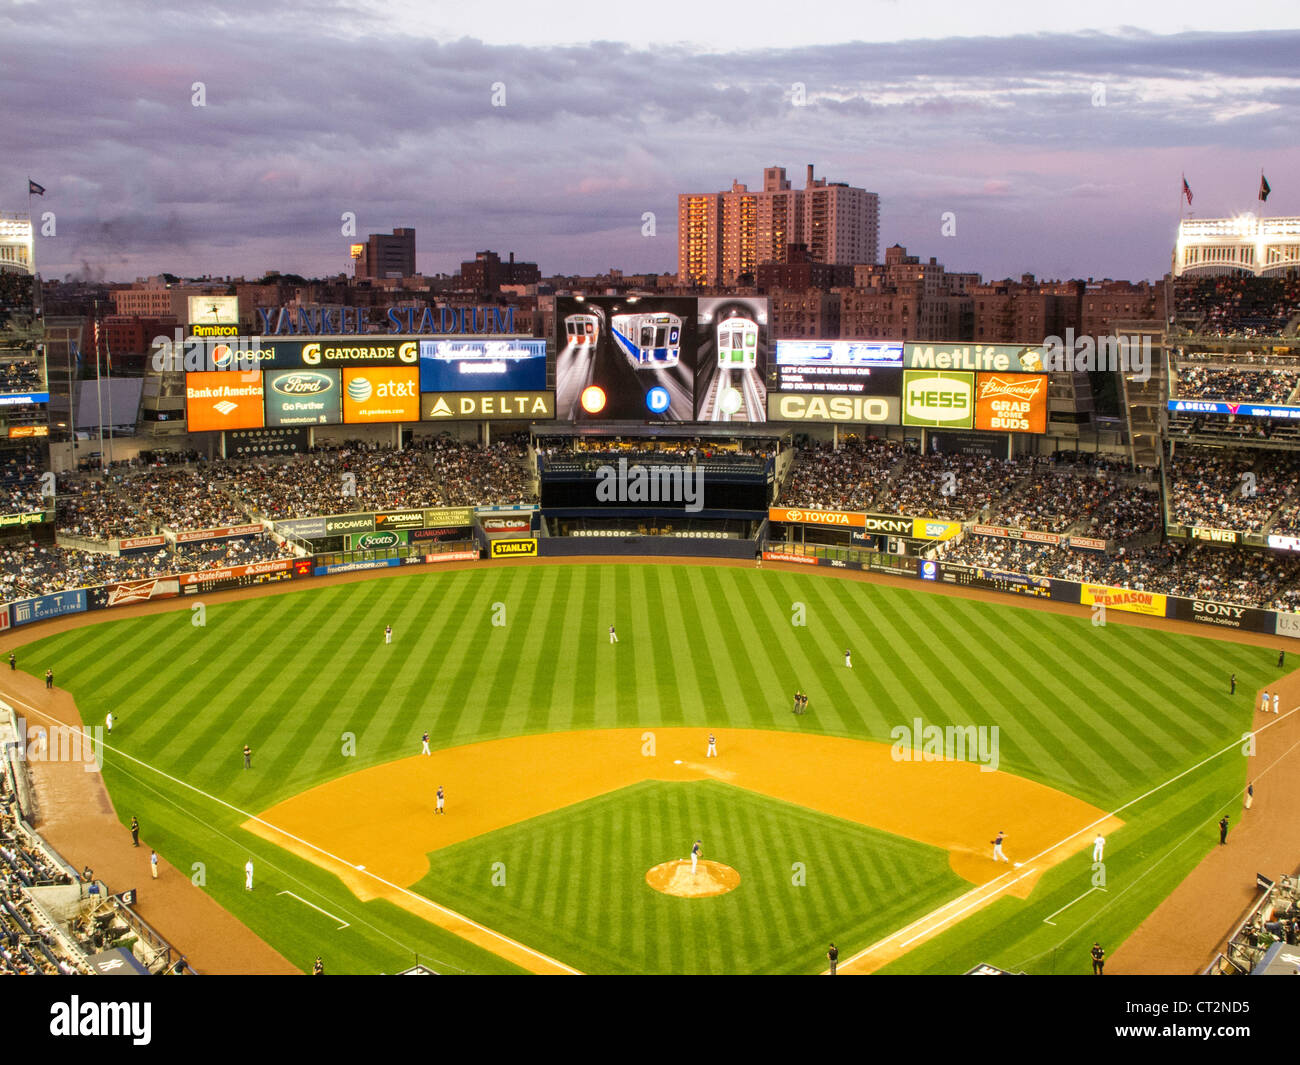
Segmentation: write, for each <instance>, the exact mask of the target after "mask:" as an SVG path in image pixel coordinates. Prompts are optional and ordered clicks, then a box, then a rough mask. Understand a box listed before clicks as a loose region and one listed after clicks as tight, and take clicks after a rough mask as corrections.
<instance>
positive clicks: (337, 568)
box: [315, 558, 402, 577]
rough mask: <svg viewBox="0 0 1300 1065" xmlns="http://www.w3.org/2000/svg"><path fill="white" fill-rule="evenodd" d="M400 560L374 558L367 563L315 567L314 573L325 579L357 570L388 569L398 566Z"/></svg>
mask: <svg viewBox="0 0 1300 1065" xmlns="http://www.w3.org/2000/svg"><path fill="white" fill-rule="evenodd" d="M401 564H402V560H401V559H400V558H376V559H372V560H370V561H367V562H335V563H333V564H332V565H329V566H317V567H316V568H315V573H316V576H317V577H325V576H328V575H329V574H331V573H354V572H356V571H357V570H366V569H388V568H389V567H391V566H400V565H401Z"/></svg>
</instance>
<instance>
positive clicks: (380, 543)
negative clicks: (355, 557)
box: [352, 532, 402, 551]
mask: <svg viewBox="0 0 1300 1065" xmlns="http://www.w3.org/2000/svg"><path fill="white" fill-rule="evenodd" d="M401 542H402V538H401V537H400V536H398V535H397V533H395V532H372V533H361V535H359V536H354V537H353V538H352V549H353V550H354V551H377V550H380V549H382V548H385V547H396V546H397V545H398V544H399V543H401Z"/></svg>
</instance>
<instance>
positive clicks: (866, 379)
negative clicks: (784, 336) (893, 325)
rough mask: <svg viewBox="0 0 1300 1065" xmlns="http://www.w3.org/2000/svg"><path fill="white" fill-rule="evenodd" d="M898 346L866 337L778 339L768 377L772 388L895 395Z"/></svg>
mask: <svg viewBox="0 0 1300 1065" xmlns="http://www.w3.org/2000/svg"><path fill="white" fill-rule="evenodd" d="M902 384H903V345H902V344H901V343H893V342H882V341H871V340H778V341H777V342H776V365H775V366H774V367H773V368H772V370H771V373H770V374H769V378H768V385H769V386H770V387H771V389H772V391H774V392H812V393H821V394H825V395H841V396H897V395H898V394H899V391H900V389H901V388H902Z"/></svg>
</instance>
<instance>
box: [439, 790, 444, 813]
mask: <svg viewBox="0 0 1300 1065" xmlns="http://www.w3.org/2000/svg"><path fill="white" fill-rule="evenodd" d="M442 803H443V794H442V785H441V784H439V785H438V813H443V809H442Z"/></svg>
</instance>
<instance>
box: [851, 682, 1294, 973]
mask: <svg viewBox="0 0 1300 1065" xmlns="http://www.w3.org/2000/svg"><path fill="white" fill-rule="evenodd" d="M1297 709H1300V707H1292V708H1291V709H1290V710H1288V711H1287V712H1286V713H1285V714H1282V715H1281V716H1279V717H1275V718H1274V719H1273V720H1272V721H1270V722H1269V723H1268V724H1267V725H1262V726H1260V727H1259V728H1257V729H1252V730H1251V731H1250V732H1247V733H1243V734H1242V736H1241V737H1240V738H1238V739H1235V740H1233V741H1232V742H1231V743H1230V744H1228V745H1227V746H1226V747H1224V748H1223V749H1222V750H1220V751H1215V752H1214V754H1211V755H1209V756H1208V757H1206V758H1203V759H1201V761H1199V762H1197V763H1196V764H1195V765H1194V766H1189V767H1188V768H1187V769H1184V770H1183V771H1182V772H1181V773H1179V774H1178V775H1177V776H1174V777H1170V778H1169V779H1168V780H1166V781H1165V782H1164V783H1163V784H1157V785H1156V786H1155V787H1154V788H1152V789H1150V790H1149V791H1146V792H1143V793H1142V794H1141V795H1139V796H1138V797H1137V798H1136V799H1130V800H1129V801H1128V802H1126V803H1124V805H1122V806H1118V807H1116V808H1115V809H1114V810H1112V811H1111V812H1110V813H1108V814H1102V816H1101V817H1098V818H1097V819H1096V820H1095V821H1093V822H1091V823H1090V824H1087V825H1084V826H1083V827H1082V828H1081V829H1079V830H1078V831H1077V832H1071V833H1070V834H1069V835H1068V836H1066V837H1065V838H1064V839H1062V840H1060V841H1058V842H1056V843H1053V844H1052V845H1051V846H1050V847H1044V848H1043V849H1042V850H1041V851H1039V852H1038V853H1037V854H1035V855H1034V856H1033V857H1031V858H1026V859H1025V860H1024V862H1022V863H1021V864H1022V865H1028V864H1029V863H1030V862H1035V861H1037V860H1038V859H1039V858H1042V857H1043V856H1044V855H1046V854H1050V853H1051V852H1052V851H1054V850H1056V849H1057V848H1058V847H1063V846H1065V844H1067V843H1069V842H1070V841H1071V840H1072V839H1075V838H1076V837H1078V836H1081V835H1083V834H1084V833H1085V832H1088V831H1089V830H1091V829H1093V828H1096V827H1097V826H1098V825H1100V824H1104V823H1105V822H1106V821H1107V820H1109V819H1110V818H1112V817H1116V816H1118V815H1119V814H1121V813H1123V812H1124V811H1125V810H1127V809H1128V808H1129V807H1130V806H1134V805H1136V804H1137V803H1140V802H1141V801H1142V800H1143V799H1147V798H1150V797H1151V796H1152V795H1154V794H1155V793H1156V792H1158V791H1163V790H1164V789H1165V788H1167V787H1169V785H1170V784H1173V783H1175V782H1177V781H1179V780H1182V779H1183V777H1185V776H1187V774H1188V773H1194V772H1196V770H1198V769H1200V768H1201V766H1203V765H1206V764H1207V763H1209V762H1212V761H1214V760H1215V759H1216V758H1221V757H1222V756H1223V755H1225V754H1227V753H1228V752H1229V751H1232V750H1236V749H1238V748H1239V747H1240V746H1241V744H1242V743H1244V742H1245V740H1246V738H1247V737H1250V738H1251V739H1253V738H1254V737H1256V736H1258V735H1259V734H1260V733H1261V732H1264V731H1265V730H1267V729H1271V728H1272V727H1273V726H1274V725H1280V724H1281V723H1282V722H1283V721H1285V720H1286V719H1287V718H1289V717H1290V716H1291V715H1292V714H1294V713H1295V712H1296V710H1297ZM1274 764H1276V763H1274ZM1029 872H1030V873H1032V872H1033V870H1032V869H1031V870H1030V871H1029ZM1008 875H1009V874H1008V873H1001V874H999V875H998V876H997V877H996V878H995V879H993V880H990V881H988V882H987V883H984V884H980V885H978V886H976V887H975V888H973V889H971V890H970V891H968V892H966V894H964V895H961V896H959V897H957V898H955V899H951V900H950V901H948V902H946V903H944V904H943V905H942V906H940V907H938V908H937V909H935V910H932V911H931V912H930V913H927V914H926V915H925V916H924V917H920V918H918V919H917V920H915V921H913V922H912V923H911V924H909V925H906V926H905V927H903V928H900V929H898V931H896V932H893V933H891V934H890V935H888V936H886V937H885V938H884V939H882V940H879V941H878V942H876V943H873V944H871V946H869V947H866V948H865V949H863V950H860V951H858V953H856V954H854V955H853V956H852V957H851V958H849V959H848V961H846V962H843V963H842V967H847V966H849V965H852V964H853V963H854V962H857V961H860V960H861V959H863V958H865V957H867V955H869V954H874V953H875V952H876V951H878V950H880V948H882V947H884V946H887V945H888V944H890V943H892V942H893V941H894V940H896V939H898V938H899V937H900V936H905V935H907V934H908V933H909V932H911V931H912V930H913V929H914V928H916V927H918V926H919V925H923V924H925V923H926V922H927V921H930V920H932V919H937V918H938V917H939V915H940V914H942V913H943V912H944V911H945V910H947V909H949V908H950V907H952V906H956V905H958V904H959V903H961V902H964V901H965V900H966V899H969V898H970V897H971V896H972V895H978V894H979V893H980V892H981V891H984V890H985V889H986V888H995V890H993V891H992V892H990V893H989V894H988V895H987V896H986V897H985V898H983V899H976V900H975V901H974V902H972V903H970V904H969V905H967V906H964V907H962V908H961V909H960V910H958V911H957V912H956V913H953V914H949V915H948V916H947V917H944V918H943V919H942V920H939V921H938V923H937V924H935V925H933V926H932V927H931V928H929V929H927V930H926V931H924V932H919V933H917V934H916V935H914V936H912V937H911V938H910V939H908V940H906V941H905V942H903V943H902V944H900V945H901V946H902V947H904V948H906V947H909V946H911V944H913V943H915V942H916V941H917V940H918V939H924V938H926V937H927V936H930V935H934V934H935V933H936V932H938V931H939V930H940V929H942V928H943V927H944V926H945V925H948V924H950V923H951V922H952V921H953V920H954V919H955V918H957V917H960V916H962V915H963V914H965V913H967V912H968V911H969V910H971V909H974V908H975V907H977V906H980V905H982V904H983V903H986V902H989V901H991V900H992V899H993V898H995V897H996V896H998V895H1000V894H1002V892H1004V891H1006V890H1007V889H1008V888H1010V887H1012V886H1013V885H1014V884H1016V883H1017V882H1018V881H1020V880H1023V879H1024V878H1025V877H1026V876H1028V875H1029V873H1021V874H1020V875H1019V876H1017V877H1015V878H1014V879H1013V880H1009V881H1007V882H1006V883H1003V884H1000V885H999V881H1001V880H1003V879H1004V878H1005V877H1006V876H1008ZM1075 901H1076V902H1077V901H1078V900H1077V899H1076V900H1075ZM1053 916H1055V914H1053ZM826 973H827V974H829V973H830V970H829V969H827V970H826Z"/></svg>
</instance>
